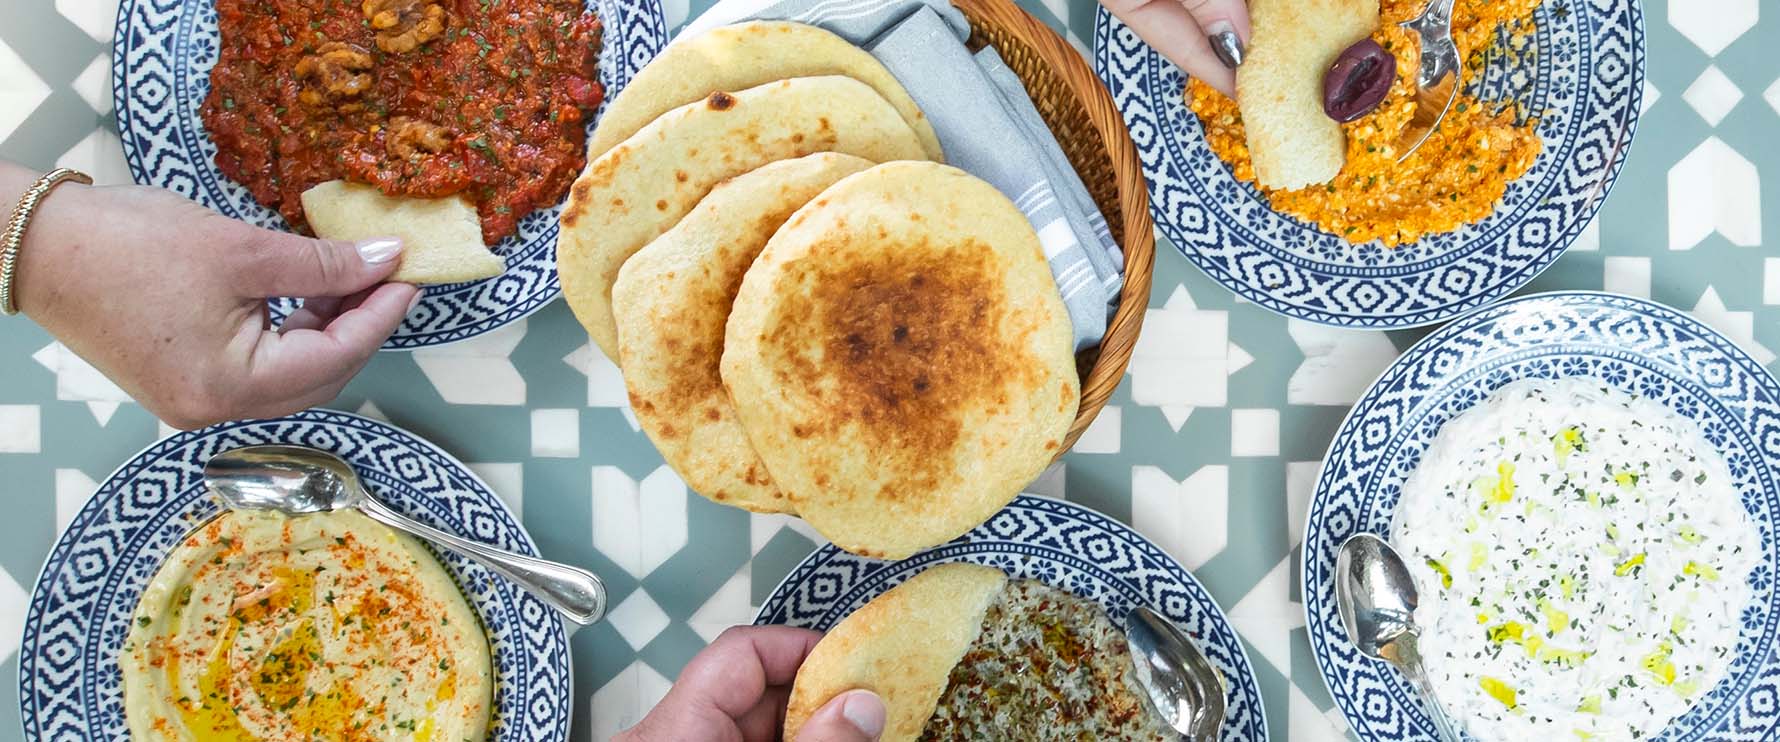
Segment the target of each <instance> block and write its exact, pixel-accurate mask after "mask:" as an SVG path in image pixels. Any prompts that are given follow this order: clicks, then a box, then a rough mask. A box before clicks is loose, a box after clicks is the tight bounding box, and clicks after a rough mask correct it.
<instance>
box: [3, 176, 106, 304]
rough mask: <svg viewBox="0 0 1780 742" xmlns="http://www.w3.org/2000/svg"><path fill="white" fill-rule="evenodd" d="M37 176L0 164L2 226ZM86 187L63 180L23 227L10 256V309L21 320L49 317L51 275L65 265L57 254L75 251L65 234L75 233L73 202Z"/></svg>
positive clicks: (53, 291)
mask: <svg viewBox="0 0 1780 742" xmlns="http://www.w3.org/2000/svg"><path fill="white" fill-rule="evenodd" d="M42 175H43V174H42V173H37V172H35V171H31V170H28V169H25V168H21V167H17V166H13V165H9V164H7V163H0V219H4V220H6V221H7V222H8V223H9V222H10V220H11V219H12V218H14V216H15V215H16V213H17V209H18V206H19V200H20V198H21V197H22V196H23V194H24V193H25V192H26V191H27V190H29V189H30V188H31V186H32V185H33V184H35V183H36V182H37V180H38V178H40V177H42ZM87 188H88V187H87V186H86V185H83V184H81V183H78V182H74V181H64V182H62V183H60V184H58V185H56V186H55V187H54V188H52V189H51V190H50V191H49V192H48V193H46V194H44V196H43V197H42V199H41V200H39V201H38V203H37V207H36V209H35V210H33V211H32V214H31V217H30V220H29V222H28V223H27V224H26V229H25V233H24V239H23V240H22V241H21V242H20V244H19V249H18V252H17V254H16V255H15V256H14V264H13V278H12V286H11V292H12V302H13V306H14V307H15V308H17V309H18V310H19V311H20V312H21V313H23V314H25V315H26V316H29V317H31V318H32V319H34V320H37V321H38V322H39V324H41V323H42V322H43V319H44V317H45V316H47V315H48V314H50V313H51V310H50V309H49V306H50V305H51V304H53V303H54V301H53V299H54V297H55V295H56V294H57V292H56V286H57V285H59V283H60V282H59V281H58V280H57V279H56V278H55V273H56V272H57V269H58V267H59V266H61V265H63V264H65V263H66V262H67V260H66V256H64V255H62V253H64V252H66V251H68V250H69V249H78V248H77V246H75V245H72V244H71V243H70V235H72V234H76V233H77V232H76V231H75V230H78V219H77V214H78V213H79V211H80V208H79V207H78V205H77V204H75V203H74V202H76V201H80V200H83V199H84V196H85V193H86V191H87Z"/></svg>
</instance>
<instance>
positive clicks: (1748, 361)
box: [1298, 289, 1780, 740]
mask: <svg viewBox="0 0 1780 742" xmlns="http://www.w3.org/2000/svg"><path fill="white" fill-rule="evenodd" d="M1551 301H1563V302H1565V303H1566V304H1569V305H1580V306H1587V307H1591V308H1605V307H1608V303H1612V302H1617V303H1622V304H1628V305H1632V306H1635V307H1637V308H1638V309H1639V310H1641V311H1642V312H1644V313H1646V314H1647V316H1653V317H1657V318H1659V319H1660V320H1661V321H1664V322H1671V323H1675V324H1678V325H1680V326H1684V327H1686V328H1688V329H1689V330H1691V331H1693V332H1696V333H1698V334H1699V335H1700V336H1701V337H1705V338H1710V339H1712V340H1714V341H1716V342H1717V343H1719V344H1721V345H1722V346H1723V347H1724V348H1727V349H1729V350H1731V351H1734V352H1733V353H1728V354H1726V355H1727V360H1728V361H1730V362H1731V363H1732V364H1733V365H1737V366H1741V367H1743V368H1744V369H1745V370H1748V371H1751V372H1752V374H1751V375H1752V376H1753V377H1754V380H1755V382H1756V383H1757V385H1762V386H1765V387H1766V388H1767V390H1768V391H1769V392H1770V393H1772V394H1774V396H1775V397H1776V398H1777V399H1780V378H1776V377H1775V376H1774V375H1773V373H1772V372H1770V371H1769V370H1768V369H1767V367H1766V366H1764V365H1762V364H1761V363H1759V362H1757V361H1756V360H1755V358H1754V356H1753V355H1752V354H1751V353H1750V352H1749V350H1748V349H1747V348H1746V347H1744V345H1743V344H1742V343H1739V342H1738V341H1736V340H1735V339H1733V338H1731V337H1729V336H1727V335H1725V334H1724V333H1722V332H1719V331H1718V329H1717V328H1715V327H1712V326H1711V325H1708V324H1706V323H1705V322H1704V321H1703V320H1700V319H1698V318H1696V317H1694V316H1693V315H1692V314H1690V313H1688V312H1687V311H1685V310H1682V309H1679V308H1676V307H1672V306H1669V305H1667V304H1663V303H1661V302H1658V301H1655V300H1653V299H1648V298H1644V297H1639V296H1632V295H1630V294H1624V293H1619V292H1614V291H1602V290H1589V289H1572V290H1554V291H1543V292H1538V293H1532V294H1527V295H1524V296H1518V297H1513V298H1511V299H1507V300H1503V301H1500V302H1496V303H1494V304H1490V305H1486V306H1483V307H1479V308H1476V309H1473V310H1471V311H1469V312H1466V313H1465V314H1463V315H1461V316H1459V317H1457V318H1455V319H1454V320H1453V321H1451V322H1449V323H1447V324H1445V325H1443V326H1441V327H1440V328H1439V329H1437V330H1435V331H1433V332H1431V333H1428V334H1427V335H1425V336H1423V337H1421V338H1420V339H1418V340H1416V341H1415V342H1414V343H1411V344H1410V345H1409V347H1407V348H1405V349H1404V350H1403V351H1402V352H1401V353H1400V354H1398V356H1397V358H1396V359H1393V360H1392V361H1391V363H1390V365H1388V366H1386V367H1385V369H1384V370H1382V371H1380V372H1379V373H1378V375H1377V376H1376V377H1375V378H1374V379H1373V380H1372V381H1371V382H1370V383H1368V384H1367V386H1366V390H1365V392H1364V393H1362V394H1361V396H1360V397H1359V399H1357V400H1356V401H1355V403H1354V404H1353V405H1352V406H1351V407H1349V408H1348V410H1347V411H1346V412H1345V413H1344V414H1343V415H1342V419H1341V423H1340V424H1339V425H1337V426H1336V428H1335V434H1334V436H1333V437H1332V438H1331V440H1330V442H1329V445H1328V447H1327V448H1326V449H1325V450H1324V452H1323V458H1322V460H1321V461H1319V462H1318V465H1317V473H1316V479H1315V480H1313V481H1314V482H1315V486H1314V487H1313V489H1312V491H1311V497H1310V501H1309V503H1308V509H1307V510H1306V513H1305V518H1304V525H1303V529H1302V531H1301V532H1300V534H1299V544H1301V547H1300V553H1299V558H1298V569H1299V582H1300V584H1299V588H1300V597H1301V598H1302V606H1303V607H1302V611H1303V612H1302V614H1301V615H1302V617H1303V619H1304V625H1305V630H1306V631H1305V633H1306V638H1307V639H1308V641H1309V643H1310V647H1311V660H1312V662H1313V664H1314V665H1315V666H1316V670H1317V677H1319V678H1320V679H1322V681H1323V684H1324V686H1325V687H1326V688H1327V689H1328V691H1329V695H1330V698H1331V700H1332V701H1333V702H1334V705H1335V708H1336V710H1338V711H1340V712H1341V714H1342V718H1343V720H1344V721H1345V722H1346V723H1347V724H1348V726H1349V729H1350V731H1351V733H1352V734H1354V735H1356V736H1358V737H1359V738H1361V739H1365V740H1371V739H1379V738H1376V737H1370V736H1367V735H1366V734H1362V733H1361V731H1360V727H1359V726H1358V725H1355V724H1354V719H1353V717H1352V716H1351V715H1350V714H1349V712H1348V709H1347V703H1345V702H1344V699H1345V694H1344V692H1343V691H1341V690H1339V687H1340V686H1338V684H1337V683H1336V682H1335V680H1334V678H1332V677H1331V676H1330V674H1331V668H1330V662H1331V660H1330V659H1329V658H1328V653H1329V650H1328V649H1327V648H1326V647H1327V645H1329V644H1333V643H1337V642H1340V641H1343V640H1342V638H1341V637H1337V636H1333V635H1328V636H1325V635H1323V634H1319V633H1318V632H1317V631H1316V629H1315V627H1316V626H1318V625H1319V624H1320V623H1323V622H1322V621H1319V620H1317V619H1318V616H1317V615H1315V614H1313V613H1312V609H1313V607H1314V605H1315V603H1316V601H1313V600H1312V591H1313V589H1314V590H1315V591H1316V593H1317V594H1319V595H1320V594H1321V593H1322V592H1323V585H1322V583H1320V582H1319V583H1318V584H1317V585H1314V586H1313V585H1311V584H1309V583H1308V578H1309V575H1311V574H1312V572H1313V571H1314V570H1313V569H1312V564H1311V560H1312V558H1313V556H1315V553H1313V551H1312V549H1311V544H1312V543H1313V539H1312V534H1313V533H1315V526H1316V525H1317V523H1318V520H1319V519H1318V518H1316V517H1314V516H1315V515H1316V514H1317V512H1318V511H1319V510H1320V509H1321V506H1322V505H1323V504H1324V501H1325V500H1326V499H1327V498H1328V495H1326V493H1325V489H1324V488H1325V483H1326V479H1327V477H1329V476H1330V469H1329V467H1330V464H1331V459H1332V457H1333V456H1334V455H1335V453H1336V450H1337V446H1338V444H1341V443H1343V442H1345V439H1346V438H1347V437H1348V436H1347V431H1348V429H1349V426H1350V425H1351V424H1353V422H1354V420H1355V416H1356V414H1359V413H1360V412H1361V411H1362V409H1361V408H1362V407H1368V406H1369V403H1370V401H1371V400H1372V398H1373V397H1374V392H1375V391H1376V390H1377V387H1378V385H1379V384H1380V383H1382V382H1384V381H1385V380H1386V379H1388V378H1390V377H1391V376H1392V375H1393V374H1394V373H1396V372H1398V370H1399V369H1398V366H1399V365H1400V363H1402V362H1403V361H1404V359H1411V358H1415V359H1419V358H1420V357H1421V356H1424V355H1426V354H1427V353H1428V352H1429V351H1431V350H1432V349H1433V348H1435V347H1436V346H1438V345H1441V344H1443V343H1445V342H1446V341H1447V340H1448V339H1449V338H1451V337H1456V336H1460V335H1462V334H1464V333H1465V332H1467V331H1470V330H1473V329H1475V328H1474V325H1475V324H1476V323H1477V322H1478V321H1480V320H1481V318H1482V317H1483V315H1486V314H1495V313H1500V314H1502V315H1504V316H1507V315H1510V314H1511V313H1512V312H1515V311H1518V310H1519V306H1520V305H1523V304H1533V303H1539V302H1551ZM1614 308H1615V309H1620V310H1621V311H1624V310H1625V308H1624V307H1614ZM1627 355H1632V356H1637V355H1639V354H1637V353H1633V352H1630V351H1627ZM1657 363H1659V364H1661V365H1670V364H1667V363H1666V362H1661V361H1658V362H1657ZM1653 365H1656V364H1653ZM1457 375H1458V374H1457V373H1456V372H1455V374H1453V377H1454V378H1457ZM1764 381H1765V384H1764V383H1763V382H1764ZM1769 494H1770V495H1776V494H1780V489H1776V490H1773V491H1770V493H1769ZM1360 530H1364V529H1363V528H1358V527H1356V532H1359V531H1360ZM1775 538H1777V539H1780V535H1776V536H1775ZM1319 540H1320V539H1319ZM1330 590H1331V591H1332V588H1330ZM1729 677H1730V676H1728V675H1727V676H1726V677H1725V678H1720V681H1719V682H1720V683H1722V682H1724V680H1726V679H1728V678H1729ZM1405 682H1406V681H1405ZM1700 708H1701V707H1700V706H1699V705H1698V703H1696V704H1695V705H1694V706H1691V707H1689V709H1688V710H1687V712H1686V713H1684V714H1683V715H1682V716H1681V717H1677V719H1683V718H1687V717H1688V716H1691V715H1693V714H1695V713H1697V712H1698V711H1699V709H1700ZM1401 713H1404V714H1409V715H1410V716H1411V720H1412V721H1413V719H1414V718H1416V716H1417V715H1420V714H1421V713H1422V712H1420V711H1419V710H1416V711H1413V712H1411V711H1403V712H1401ZM1671 723H1673V722H1671ZM1670 729H1671V728H1670V727H1665V728H1664V730H1663V731H1662V732H1661V733H1659V734H1658V735H1656V736H1655V737H1652V738H1651V739H1653V740H1667V739H1668V738H1669V731H1670ZM1776 729H1780V725H1776V726H1774V727H1771V728H1769V729H1768V730H1767V731H1769V732H1772V731H1775V730H1776ZM1393 739H1400V738H1393ZM1467 739H1471V738H1470V737H1468V736H1467Z"/></svg>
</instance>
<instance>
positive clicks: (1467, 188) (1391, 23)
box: [1186, 0, 1541, 247]
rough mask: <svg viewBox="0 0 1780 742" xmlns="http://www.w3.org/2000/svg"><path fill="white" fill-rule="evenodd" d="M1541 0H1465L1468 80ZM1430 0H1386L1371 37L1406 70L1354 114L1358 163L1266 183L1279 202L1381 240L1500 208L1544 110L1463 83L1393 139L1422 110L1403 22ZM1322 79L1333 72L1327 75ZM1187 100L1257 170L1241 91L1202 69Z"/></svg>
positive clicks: (1459, 17) (1459, 25)
mask: <svg viewBox="0 0 1780 742" xmlns="http://www.w3.org/2000/svg"><path fill="white" fill-rule="evenodd" d="M1539 2H1540V0H1502V1H1498V0H1458V1H1457V2H1456V3H1455V4H1454V8H1453V40H1454V41H1455V42H1456V43H1457V45H1458V48H1459V58H1460V59H1462V60H1464V67H1463V69H1462V70H1461V72H1460V81H1459V84H1460V86H1461V89H1462V88H1463V86H1464V84H1465V82H1466V81H1467V80H1468V79H1471V78H1473V77H1474V76H1476V75H1478V74H1481V72H1482V70H1483V67H1484V64H1485V62H1486V60H1487V59H1488V55H1489V54H1492V53H1510V52H1508V51H1507V50H1505V49H1503V48H1501V47H1500V45H1498V46H1497V47H1496V48H1492V44H1496V43H1497V38H1498V29H1502V28H1504V27H1505V28H1506V30H1507V32H1508V33H1509V34H1511V35H1515V36H1522V35H1525V34H1528V33H1531V32H1532V31H1533V22H1532V17H1531V16H1532V12H1533V9H1534V8H1536V7H1538V5H1539ZM1425 5H1426V2H1425V0H1381V2H1380V3H1379V25H1378V28H1377V29H1376V30H1374V31H1373V33H1372V36H1371V38H1372V39H1373V40H1374V41H1376V42H1378V44H1379V45H1380V46H1382V47H1384V49H1385V50H1386V51H1389V52H1390V53H1391V54H1392V55H1393V56H1394V57H1395V58H1396V60H1397V80H1396V82H1395V83H1393V84H1392V85H1391V90H1390V92H1389V93H1388V94H1387V95H1386V96H1385V99H1384V101H1383V102H1382V103H1380V104H1379V106H1378V107H1377V108H1376V109H1374V110H1373V111H1372V112H1371V113H1368V114H1366V115H1364V116H1361V117H1360V118H1358V119H1356V120H1354V121H1352V122H1349V123H1346V124H1342V125H1341V128H1342V131H1343V132H1344V133H1345V134H1346V135H1347V152H1346V157H1347V159H1346V163H1345V164H1344V165H1342V167H1341V170H1340V173H1339V174H1337V175H1336V176H1335V178H1334V179H1333V180H1330V181H1329V182H1328V183H1319V184H1314V185H1310V186H1306V187H1302V188H1295V189H1268V188H1262V189H1261V190H1262V192H1263V193H1265V194H1266V195H1267V198H1268V200H1269V202H1270V203H1271V204H1272V205H1273V208H1274V209H1276V210H1278V211H1280V212H1282V213H1285V214H1290V215H1292V216H1295V217H1298V218H1300V219H1303V220H1305V221H1307V222H1311V223H1313V224H1316V225H1317V226H1319V227H1321V228H1322V229H1324V230H1326V231H1328V232H1330V233H1333V234H1336V235H1339V236H1341V237H1343V238H1345V239H1346V240H1348V241H1349V242H1353V243H1364V242H1370V241H1373V240H1378V241H1380V242H1382V243H1383V244H1384V245H1385V246H1386V247H1396V246H1398V245H1401V244H1404V243H1409V242H1415V241H1416V240H1419V239H1420V238H1421V237H1422V236H1423V235H1427V234H1438V233H1441V232H1449V231H1452V230H1454V229H1457V228H1459V227H1461V226H1464V225H1466V224H1471V223H1475V222H1477V221H1480V220H1482V219H1483V218H1485V217H1487V216H1489V215H1490V213H1491V212H1493V211H1495V208H1496V204H1497V203H1498V202H1500V201H1501V200H1502V194H1503V193H1504V192H1506V191H1507V188H1508V183H1510V182H1511V181H1513V180H1515V179H1516V178H1519V177H1521V176H1522V175H1525V174H1526V172H1527V170H1528V169H1530V168H1531V167H1532V165H1533V160H1534V159H1535V158H1537V157H1538V155H1539V151H1540V147H1541V142H1540V139H1539V135H1538V133H1537V132H1536V131H1534V128H1535V127H1536V125H1537V121H1536V120H1534V119H1532V118H1531V117H1529V116H1527V115H1525V112H1521V111H1518V110H1516V108H1515V106H1514V105H1513V104H1512V103H1505V102H1497V101H1481V100H1478V99H1476V98H1474V97H1472V96H1470V95H1466V94H1464V93H1463V92H1461V93H1460V94H1459V96H1458V99H1457V100H1455V101H1454V102H1453V105H1452V108H1451V109H1450V110H1448V111H1447V113H1446V118H1445V119H1444V120H1443V121H1441V123H1440V126H1439V127H1438V128H1436V129H1435V130H1434V133H1433V134H1432V135H1431V136H1429V138H1428V140H1427V141H1426V142H1425V143H1423V144H1422V146H1421V148H1420V149H1418V150H1416V151H1415V152H1414V153H1413V154H1412V155H1410V157H1409V158H1408V159H1406V160H1404V161H1403V162H1401V163H1399V162H1397V153H1396V152H1395V151H1394V149H1393V146H1394V144H1395V143H1396V141H1397V138H1398V134H1399V133H1401V132H1402V130H1403V129H1404V127H1405V126H1407V125H1408V123H1409V120H1410V118H1411V117H1412V116H1413V114H1414V112H1415V70H1416V62H1417V59H1416V54H1417V51H1416V48H1417V42H1416V40H1415V37H1414V36H1413V35H1412V32H1410V31H1408V30H1406V29H1403V28H1400V27H1399V26H1398V25H1397V24H1398V23H1399V22H1401V21H1405V20H1408V19H1410V18H1413V17H1414V16H1415V15H1417V14H1418V13H1420V12H1421V10H1422V8H1423V6H1425ZM1318 86H1319V89H1320V87H1321V82H1320V81H1319V83H1318ZM1186 98H1187V105H1188V106H1190V107H1191V108H1192V109H1193V112H1194V113H1195V114H1198V116H1199V120H1200V122H1201V123H1202V124H1203V125H1204V128H1205V138H1206V142H1207V143H1208V144H1210V146H1211V149H1212V151H1213V152H1216V153H1217V155H1218V157H1219V158H1221V159H1222V160H1223V161H1224V162H1225V163H1227V164H1229V165H1230V168H1231V171H1232V172H1233V174H1234V175H1235V176H1236V178H1237V179H1238V180H1241V181H1244V182H1250V183H1252V182H1254V181H1255V173H1254V166H1253V163H1252V162H1251V161H1250V157H1249V149H1248V144H1247V141H1248V140H1247V135H1246V133H1245V131H1244V130H1243V125H1242V114H1241V112H1240V111H1239V110H1238V108H1237V104H1236V102H1235V101H1233V100H1231V99H1230V98H1229V97H1227V96H1225V95H1224V94H1222V93H1220V92H1218V91H1217V90H1214V89H1213V88H1211V87H1210V86H1208V85H1206V84H1205V83H1203V82H1201V81H1199V80H1198V79H1193V80H1192V81H1191V82H1189V83H1188V86H1187V90H1186Z"/></svg>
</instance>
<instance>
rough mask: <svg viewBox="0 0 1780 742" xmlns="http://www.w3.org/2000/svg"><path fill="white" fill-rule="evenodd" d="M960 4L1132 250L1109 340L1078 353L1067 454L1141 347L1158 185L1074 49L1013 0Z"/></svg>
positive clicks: (974, 35) (975, 41) (978, 39)
mask: <svg viewBox="0 0 1780 742" xmlns="http://www.w3.org/2000/svg"><path fill="white" fill-rule="evenodd" d="M952 4H953V5H954V6H956V7H957V8H958V9H959V10H961V11H963V12H964V16H965V17H966V18H968V19H970V26H971V38H970V45H971V48H972V49H980V48H982V47H983V46H984V45H990V46H994V47H995V50H996V51H997V52H999V53H1000V54H1001V58H1002V60H1004V61H1006V62H1007V66H1008V67H1009V68H1011V69H1013V71H1014V74H1017V75H1019V76H1020V80H1021V82H1024V83H1026V92H1027V93H1028V94H1030V95H1031V96H1032V102H1033V103H1034V104H1035V105H1036V106H1037V107H1038V113H1039V115H1040V116H1042V117H1044V120H1045V124H1046V125H1048V126H1050V128H1051V133H1053V134H1055V135H1056V136H1057V143H1058V144H1060V145H1062V147H1063V153H1064V154H1065V155H1067V156H1068V157H1069V163H1070V164H1071V165H1073V166H1075V171H1076V173H1078V174H1080V175H1081V178H1082V182H1083V183H1086V184H1087V186H1088V193H1089V194H1090V195H1092V196H1093V197H1094V203H1096V204H1099V206H1100V213H1101V215H1102V216H1104V217H1106V223H1107V225H1108V226H1109V227H1111V228H1112V233H1113V239H1115V240H1117V241H1118V242H1119V245H1120V247H1122V248H1124V251H1125V288H1124V292H1123V293H1122V294H1120V296H1119V308H1118V311H1117V312H1115V313H1114V314H1113V318H1112V322H1111V323H1109V324H1108V325H1107V328H1106V337H1105V338H1104V339H1103V340H1101V341H1100V346H1099V347H1097V348H1090V349H1088V350H1086V351H1083V352H1082V353H1080V354H1078V355H1077V356H1076V368H1077V370H1078V371H1080V373H1081V376H1082V403H1081V407H1080V408H1079V409H1078V410H1077V412H1076V414H1075V422H1074V423H1073V424H1071V425H1070V426H1069V435H1068V437H1066V438H1065V439H1064V441H1063V443H1064V445H1063V448H1062V450H1061V451H1059V452H1058V454H1057V456H1058V457H1059V458H1060V457H1062V455H1063V452H1064V451H1068V450H1069V447H1070V446H1073V445H1075V441H1076V439H1077V438H1080V437H1081V435H1082V431H1084V430H1087V429H1088V424H1089V423H1092V422H1094V417H1095V416H1096V415H1099V414H1100V409H1101V408H1102V407H1105V406H1106V400H1107V398H1109V397H1111V396H1112V393H1113V389H1114V388H1116V387H1117V386H1118V385H1119V382H1120V381H1121V380H1122V379H1124V377H1125V367H1126V366H1128V365H1130V363H1131V350H1132V348H1133V347H1135V346H1136V345H1137V332H1138V329H1139V328H1140V327H1141V326H1142V325H1143V312H1144V309H1145V308H1146V307H1148V306H1149V301H1150V272H1151V270H1152V269H1153V268H1154V267H1155V258H1156V236H1155V230H1154V229H1153V225H1152V224H1151V222H1150V195H1149V190H1148V188H1147V186H1146V185H1145V183H1144V179H1143V166H1142V163H1141V162H1139V161H1138V159H1137V148H1136V147H1135V146H1134V145H1132V143H1131V132H1130V131H1129V130H1128V129H1126V128H1125V120H1124V119H1123V118H1122V117H1120V116H1119V109H1118V108H1116V107H1114V106H1113V100H1112V94H1111V93H1108V92H1107V91H1106V86H1105V85H1103V84H1101V82H1100V78H1098V77H1095V76H1094V71H1093V70H1092V69H1089V68H1088V63H1087V62H1086V61H1085V60H1083V59H1082V57H1081V54H1079V53H1077V52H1076V50H1075V48H1074V47H1071V46H1070V45H1069V43H1068V42H1066V41H1064V40H1063V39H1062V37H1059V36H1058V35H1057V34H1056V32H1054V31H1052V30H1051V29H1050V27H1049V26H1046V25H1045V24H1044V23H1042V22H1040V21H1039V20H1038V19H1036V18H1033V17H1032V16H1031V15H1028V14H1027V13H1026V11H1023V10H1020V8H1019V7H1017V6H1015V5H1014V4H1013V1H1012V0H952Z"/></svg>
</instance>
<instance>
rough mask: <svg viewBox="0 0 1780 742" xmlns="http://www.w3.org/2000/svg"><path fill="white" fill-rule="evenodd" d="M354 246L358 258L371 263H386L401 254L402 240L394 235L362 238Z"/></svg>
mask: <svg viewBox="0 0 1780 742" xmlns="http://www.w3.org/2000/svg"><path fill="white" fill-rule="evenodd" d="M354 247H356V248H358V256H359V258H361V259H363V260H364V261H365V262H366V263H370V264H371V265H377V264H378V263H387V262H389V261H391V260H395V258H396V256H397V255H400V254H402V241H401V240H399V239H396V238H394V237H378V238H376V239H370V240H364V241H362V242H359V243H358V244H357V245H354Z"/></svg>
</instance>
